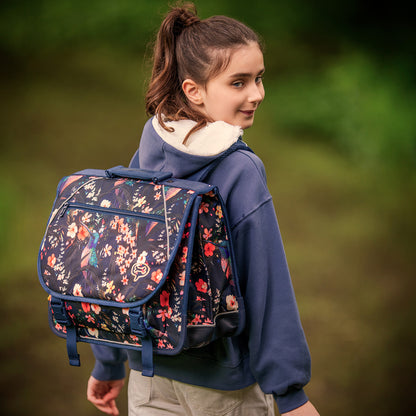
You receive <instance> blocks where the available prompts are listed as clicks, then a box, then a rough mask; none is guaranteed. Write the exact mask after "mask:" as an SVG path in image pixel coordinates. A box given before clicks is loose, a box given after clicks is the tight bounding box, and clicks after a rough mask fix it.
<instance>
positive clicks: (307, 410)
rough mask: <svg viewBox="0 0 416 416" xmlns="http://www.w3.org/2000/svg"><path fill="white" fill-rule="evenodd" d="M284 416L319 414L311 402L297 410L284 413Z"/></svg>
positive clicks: (311, 415)
mask: <svg viewBox="0 0 416 416" xmlns="http://www.w3.org/2000/svg"><path fill="white" fill-rule="evenodd" d="M282 416H319V413H318V411H317V410H316V409H315V407H314V406H313V404H312V403H311V402H306V403H305V404H304V405H302V406H300V407H298V408H297V409H293V410H291V411H290V412H286V413H282Z"/></svg>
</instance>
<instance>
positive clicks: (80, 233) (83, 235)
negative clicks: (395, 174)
mask: <svg viewBox="0 0 416 416" xmlns="http://www.w3.org/2000/svg"><path fill="white" fill-rule="evenodd" d="M77 237H78V239H79V240H85V239H86V238H87V237H88V231H87V229H86V228H85V227H82V226H81V227H80V228H79V231H78V235H77Z"/></svg>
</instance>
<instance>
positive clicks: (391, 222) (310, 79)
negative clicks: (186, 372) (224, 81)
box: [0, 0, 416, 416]
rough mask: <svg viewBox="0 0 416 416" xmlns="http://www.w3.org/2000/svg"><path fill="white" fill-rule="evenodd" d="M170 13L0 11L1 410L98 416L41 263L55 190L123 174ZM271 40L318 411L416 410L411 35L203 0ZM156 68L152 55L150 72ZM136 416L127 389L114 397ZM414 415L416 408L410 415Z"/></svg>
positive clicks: (367, 20)
mask: <svg viewBox="0 0 416 416" xmlns="http://www.w3.org/2000/svg"><path fill="white" fill-rule="evenodd" d="M167 4H168V3H167V1H162V0H152V1H144V0H120V1H114V0H111V1H110V0H90V1H88V2H86V1H82V0H59V1H52V0H20V1H18V0H16V1H12V0H3V1H2V2H1V4H0V58H1V65H0V74H1V79H0V90H1V98H2V100H1V112H0V117H1V122H0V189H1V194H0V232H1V238H0V283H1V288H2V291H1V293H2V301H1V306H0V311H1V316H2V319H1V334H2V335H1V343H0V353H1V372H0V373H1V376H0V383H1V384H0V391H1V396H2V397H1V404H0V413H1V414H2V415H19V416H20V415H27V414H31V415H42V416H49V415H60V416H66V415H68V416H69V415H82V416H84V415H85V416H89V415H99V414H100V412H98V411H97V410H95V409H94V408H93V406H92V405H90V404H89V403H88V402H87V401H86V398H85V391H86V382H87V378H88V376H89V373H90V371H91V368H92V366H93V359H92V356H91V353H90V350H89V346H88V345H85V344H83V345H80V347H79V350H80V352H81V359H82V362H83V365H82V367H81V368H72V367H70V366H69V365H68V364H67V357H66V348H65V343H64V341H63V340H61V339H59V338H57V337H55V336H54V335H53V334H52V333H51V331H50V330H49V327H48V325H47V319H46V295H45V293H44V292H43V290H42V289H41V287H40V285H39V283H38V277H37V270H36V260H37V251H38V247H39V244H40V241H41V238H42V235H43V232H44V228H45V225H46V221H47V218H48V215H49V211H50V208H51V205H52V202H53V199H54V193H55V188H56V185H57V183H58V181H59V179H60V178H61V177H62V176H64V175H66V174H69V173H72V172H74V171H76V170H79V169H83V168H87V167H91V168H92V167H94V168H107V167H110V166H114V165H118V164H125V165H126V164H128V162H129V159H130V157H131V155H132V154H133V152H134V151H135V149H136V148H137V146H138V141H139V138H140V133H141V129H142V126H143V124H144V122H145V120H146V116H145V114H144V104H143V94H144V91H145V85H146V80H147V79H148V76H149V68H150V67H149V62H148V58H149V56H150V52H151V48H150V46H149V45H150V42H151V41H152V39H153V36H154V34H155V31H156V30H157V28H158V25H159V23H160V21H161V19H162V16H163V14H164V13H165V12H166V11H167V9H168V6H167ZM196 5H197V8H198V11H199V14H200V16H201V17H203V18H205V17H208V16H210V15H213V14H226V15H229V16H232V17H235V18H237V19H240V20H242V21H244V22H245V23H247V24H248V25H250V26H251V27H253V28H254V29H255V30H256V31H257V32H259V33H260V34H261V35H262V36H263V38H264V40H265V43H266V53H265V62H266V69H267V70H266V77H265V87H266V99H265V101H264V103H263V104H262V109H261V110H260V111H258V114H257V116H256V121H255V125H254V127H253V128H251V129H249V130H248V131H247V132H246V133H245V136H244V137H245V140H246V141H247V142H248V143H249V144H250V146H251V147H252V148H253V149H254V150H255V151H256V153H257V154H258V155H259V156H260V157H261V158H262V159H263V161H264V163H265V166H266V170H267V173H268V181H269V187H270V191H271V193H272V195H273V197H274V201H275V205H276V209H277V214H278V218H279V222H280V226H281V231H282V235H283V239H284V242H285V248H286V254H287V257H288V261H289V265H290V268H291V273H292V278H293V284H294V286H295V290H296V294H297V299H298V304H299V309H300V313H301V316H302V321H303V324H304V328H305V332H306V335H307V338H308V341H309V345H310V349H311V353H312V358H313V378H312V382H311V383H310V385H309V386H308V387H307V393H308V395H309V396H310V398H311V400H312V401H313V402H314V403H315V405H316V406H317V407H318V409H319V410H320V412H321V415H337V416H344V415H345V416H346V415H356V416H359V415H369V414H370V415H378V416H384V415H385V416H387V415H392V414H400V413H404V414H411V413H412V410H413V409H414V407H415V405H416V399H415V397H416V395H415V394H414V393H413V391H412V390H413V387H414V384H415V382H414V378H415V375H416V374H415V368H416V366H415V358H414V355H415V352H416V351H415V350H416V348H415V347H416V336H415V325H414V318H415V302H414V289H415V283H414V277H415V269H414V257H415V231H416V224H415V220H414V214H415V207H416V193H415V189H416V187H415V185H416V174H415V173H416V169H415V161H416V117H415V115H416V114H415V110H416V88H415V83H416V78H415V74H416V72H415V69H416V53H415V52H416V51H415V45H416V35H415V31H414V27H413V21H412V17H411V16H412V15H411V13H410V10H406V7H405V5H404V4H401V1H396V2H394V3H389V4H388V5H387V3H380V2H374V1H366V2H362V1H357V0H350V1H339V2H331V1H327V0H315V1H314V2H311V1H308V0H291V1H283V0H278V1H276V0H275V1H274V2H270V1H267V0H257V1H256V2H254V3H253V2H249V1H246V0H238V1H237V0H214V1H196ZM144 58H145V59H144ZM120 407H121V411H122V414H126V391H124V394H123V396H122V397H121V398H120ZM413 412H414V410H413Z"/></svg>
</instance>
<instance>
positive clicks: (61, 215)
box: [58, 202, 68, 218]
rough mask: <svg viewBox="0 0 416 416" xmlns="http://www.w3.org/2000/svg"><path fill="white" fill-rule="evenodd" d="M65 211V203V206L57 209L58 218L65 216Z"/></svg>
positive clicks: (66, 203) (66, 205)
mask: <svg viewBox="0 0 416 416" xmlns="http://www.w3.org/2000/svg"><path fill="white" fill-rule="evenodd" d="M67 209H68V202H65V204H63V205H62V206H61V208H59V212H58V218H62V217H63V216H64V215H65V212H66V210H67Z"/></svg>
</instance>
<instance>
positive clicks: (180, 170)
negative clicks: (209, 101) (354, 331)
mask: <svg viewBox="0 0 416 416" xmlns="http://www.w3.org/2000/svg"><path fill="white" fill-rule="evenodd" d="M214 124H215V123H214ZM220 155H221V154H219V155H212V156H200V155H195V154H189V153H186V152H183V151H181V150H178V148H176V147H174V146H172V145H171V144H168V143H167V141H165V140H163V139H162V137H160V135H159V134H158V133H157V132H156V130H155V128H154V127H153V125H152V119H151V120H149V121H148V122H147V124H146V125H145V127H144V130H143V134H142V138H141V141H140V147H139V151H138V152H136V154H135V155H134V157H133V159H132V161H131V163H130V166H131V167H139V166H140V167H141V168H143V169H151V170H164V171H170V172H172V173H173V175H174V176H175V177H178V178H187V179H194V178H196V177H198V173H199V171H200V170H201V169H203V168H204V167H205V166H206V165H207V164H208V163H209V162H211V161H212V160H213V159H215V158H216V157H218V156H220ZM205 182H208V183H210V184H213V185H216V186H217V187H218V188H219V190H220V193H221V196H222V198H223V199H224V201H225V204H226V207H227V212H228V217H229V222H230V227H231V231H232V238H233V243H234V248H235V256H236V262H237V269H238V275H239V281H240V286H241V291H242V294H243V297H244V301H245V309H246V320H247V323H246V328H245V331H244V332H243V333H242V334H241V335H239V336H237V337H233V338H223V339H220V340H217V341H215V342H213V343H212V344H210V345H208V346H206V347H204V348H198V349H190V350H187V351H184V352H183V353H181V354H179V355H177V356H160V355H155V356H154V365H155V374H157V375H159V376H163V377H168V378H172V379H175V380H178V381H182V382H185V383H189V384H194V385H199V386H205V387H209V388H215V389H221V390H237V389H241V388H245V387H247V386H249V385H251V384H253V383H255V382H257V383H259V385H260V387H261V389H262V390H263V391H264V392H265V393H271V394H273V395H274V398H275V400H276V402H277V405H278V407H279V411H280V412H281V413H284V412H287V411H290V410H293V409H295V408H297V407H299V406H301V405H303V404H304V403H305V402H306V401H307V400H308V399H307V397H306V395H305V393H304V391H303V386H304V385H305V384H306V383H307V382H308V381H309V378H310V356H309V351H308V346H307V343H306V340H305V336H304V333H303V330H302V326H301V323H300V319H299V314H298V309H297V305H296V300H295V296H294V293H293V287H292V283H291V279H290V275H289V270H288V266H287V262H286V257H285V253H284V248H283V244H282V240H281V236H280V231H279V226H278V223H277V219H276V214H275V209H274V206H273V201H272V197H271V195H270V192H269V191H268V188H267V184H266V175H265V170H264V166H263V163H262V162H261V160H260V159H259V158H258V157H257V156H256V155H255V154H254V153H252V152H250V151H247V150H237V151H236V152H234V153H232V154H231V155H229V156H227V157H226V158H225V159H224V160H223V161H221V162H220V164H219V165H218V166H217V167H216V168H215V170H214V171H213V172H212V173H211V174H210V175H209V176H208V177H207V178H206V179H205ZM93 351H94V354H95V357H96V365H95V368H94V370H93V373H92V375H93V376H94V377H95V378H97V379H99V380H110V379H119V378H122V377H123V376H124V364H123V363H124V360H125V357H126V354H127V356H128V359H129V365H130V367H131V368H132V369H134V370H139V371H140V370H141V354H140V352H136V351H132V350H128V351H127V352H125V351H123V350H119V349H116V348H109V347H103V346H96V345H94V346H93Z"/></svg>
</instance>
